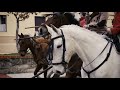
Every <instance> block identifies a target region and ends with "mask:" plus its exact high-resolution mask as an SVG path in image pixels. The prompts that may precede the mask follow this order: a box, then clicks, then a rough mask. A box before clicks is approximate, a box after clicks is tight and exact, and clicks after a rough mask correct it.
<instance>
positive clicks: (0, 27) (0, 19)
mask: <svg viewBox="0 0 120 90" xmlns="http://www.w3.org/2000/svg"><path fill="white" fill-rule="evenodd" d="M6 31H7V29H6V15H0V32H6Z"/></svg>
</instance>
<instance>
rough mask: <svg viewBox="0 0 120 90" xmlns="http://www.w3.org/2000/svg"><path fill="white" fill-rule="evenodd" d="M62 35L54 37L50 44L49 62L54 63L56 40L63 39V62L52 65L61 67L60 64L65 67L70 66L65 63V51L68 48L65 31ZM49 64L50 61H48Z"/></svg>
mask: <svg viewBox="0 0 120 90" xmlns="http://www.w3.org/2000/svg"><path fill="white" fill-rule="evenodd" d="M61 34H62V35H60V36H57V37H54V38H52V39H51V41H50V43H49V49H48V60H50V61H52V60H53V50H54V40H55V39H58V38H62V42H63V45H62V46H63V54H62V61H61V62H59V63H52V62H51V63H50V64H52V65H59V64H63V65H66V64H68V63H67V62H66V61H65V51H66V46H65V37H64V34H63V31H62V30H61ZM48 62H49V61H48Z"/></svg>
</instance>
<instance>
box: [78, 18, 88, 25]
mask: <svg viewBox="0 0 120 90" xmlns="http://www.w3.org/2000/svg"><path fill="white" fill-rule="evenodd" d="M79 24H80V26H81V27H83V26H84V25H85V24H86V20H85V17H81V18H80V21H79Z"/></svg>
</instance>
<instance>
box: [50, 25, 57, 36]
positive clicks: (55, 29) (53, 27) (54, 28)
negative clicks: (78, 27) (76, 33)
mask: <svg viewBox="0 0 120 90" xmlns="http://www.w3.org/2000/svg"><path fill="white" fill-rule="evenodd" d="M50 26H51V28H52V29H53V30H54V31H55V32H56V33H57V34H58V32H59V31H58V29H57V28H56V27H55V26H54V25H53V24H50Z"/></svg>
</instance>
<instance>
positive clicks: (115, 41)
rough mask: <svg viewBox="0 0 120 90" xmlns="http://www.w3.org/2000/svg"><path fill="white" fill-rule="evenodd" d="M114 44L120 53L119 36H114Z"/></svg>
mask: <svg viewBox="0 0 120 90" xmlns="http://www.w3.org/2000/svg"><path fill="white" fill-rule="evenodd" d="M113 43H114V44H115V47H116V49H117V51H118V53H120V43H119V39H118V37H117V35H113Z"/></svg>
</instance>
